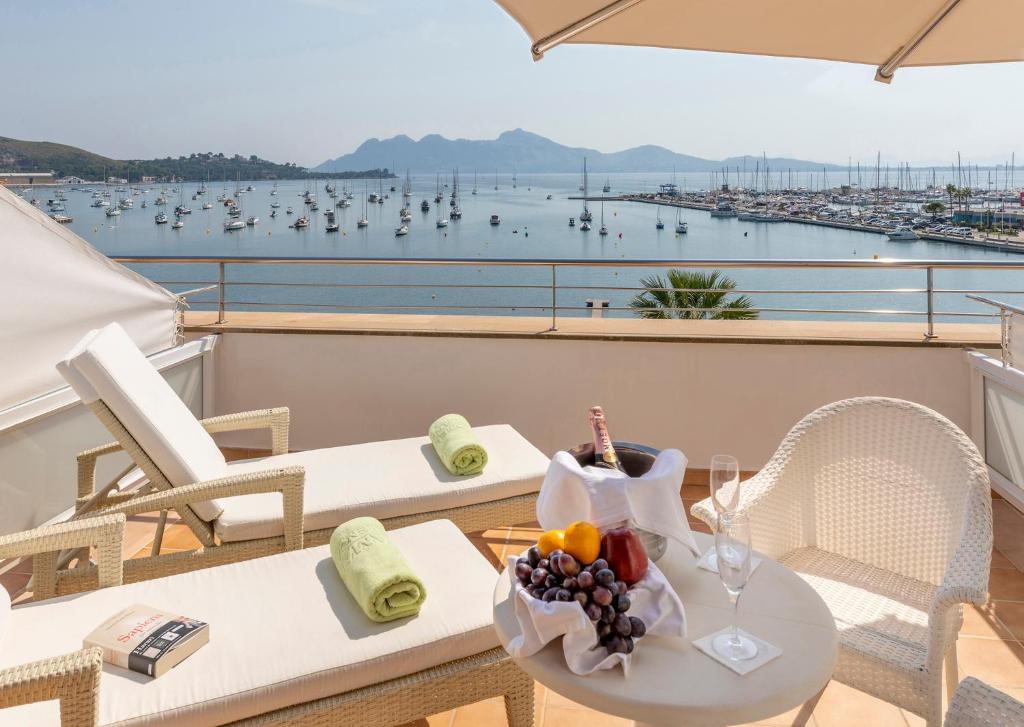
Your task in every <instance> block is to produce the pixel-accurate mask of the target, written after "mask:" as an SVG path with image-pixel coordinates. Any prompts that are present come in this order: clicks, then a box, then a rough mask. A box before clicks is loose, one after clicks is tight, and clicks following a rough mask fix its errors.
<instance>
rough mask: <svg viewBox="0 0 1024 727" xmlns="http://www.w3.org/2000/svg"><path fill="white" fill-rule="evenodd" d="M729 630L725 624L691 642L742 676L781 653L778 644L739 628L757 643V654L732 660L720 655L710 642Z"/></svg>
mask: <svg viewBox="0 0 1024 727" xmlns="http://www.w3.org/2000/svg"><path fill="white" fill-rule="evenodd" d="M731 630H732V627H731V626H726V627H725V628H724V629H722V630H721V631H716V632H715V633H713V634H709V635H707V636H704V637H702V638H699V639H697V640H696V641H694V642H693V645H694V646H696V647H697V648H698V649H700V650H701V651H703V652H704V653H705V654H707V655H708V656H710V657H711V658H712V659H714V660H715V661H717V662H718V663H719V664H721V665H722V666H725V667H728V668H729V669H732V670H733V671H734V672H736V673H737V674H739V675H740V676H744V675H746V674H749V673H750V672H752V671H754V669H757V668H758V667H761V666H764V665H765V664H767V663H768V662H769V661H771V660H772V659H775V658H776V657H778V656H779V655H780V654H782V649H780V648H779V647H778V646H775V645H773V644H769V643H768V642H767V641H763V640H761V639H759V638H757V637H756V636H753V635H751V634H748V633H747V632H746V631H744V630H743V629H740V633H741V634H743V635H744V636H746V637H747V638H748V639H750V640H751V641H753V642H754V643H755V644H757V654H755V655H754V656H753V657H751V658H750V659H742V660H740V661H733V660H731V659H726V658H725V657H724V656H721V655H720V654H719V653H718V652H717V651H715V647H714V645H713V644H712V642H713V641H714V640H715V637H716V636H718V635H719V634H724V633H726V632H727V631H731Z"/></svg>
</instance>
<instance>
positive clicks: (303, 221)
mask: <svg viewBox="0 0 1024 727" xmlns="http://www.w3.org/2000/svg"><path fill="white" fill-rule="evenodd" d="M292 227H294V228H295V229H296V230H298V229H300V228H303V227H309V218H308V217H305V216H303V217H300V218H298V219H297V220H295V224H294V225H292Z"/></svg>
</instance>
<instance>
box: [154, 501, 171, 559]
mask: <svg viewBox="0 0 1024 727" xmlns="http://www.w3.org/2000/svg"><path fill="white" fill-rule="evenodd" d="M165 527H167V511H166V510H161V511H160V519H159V520H157V521H156V534H155V535H154V536H153V548H152V550H151V551H150V555H152V556H154V557H156V556H158V555H160V546H161V545H163V542H164V528H165Z"/></svg>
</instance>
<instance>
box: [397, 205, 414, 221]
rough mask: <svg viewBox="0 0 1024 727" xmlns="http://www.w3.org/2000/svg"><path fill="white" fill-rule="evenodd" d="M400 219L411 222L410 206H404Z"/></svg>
mask: <svg viewBox="0 0 1024 727" xmlns="http://www.w3.org/2000/svg"><path fill="white" fill-rule="evenodd" d="M398 219H400V220H401V221H402V222H409V221H410V220H411V219H412V212H411V211H410V210H409V208H408V207H403V208H402V211H401V212H400V213H399V215H398Z"/></svg>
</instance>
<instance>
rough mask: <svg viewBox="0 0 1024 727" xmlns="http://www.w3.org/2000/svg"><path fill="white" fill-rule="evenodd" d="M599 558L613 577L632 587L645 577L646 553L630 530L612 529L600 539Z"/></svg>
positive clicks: (638, 539)
mask: <svg viewBox="0 0 1024 727" xmlns="http://www.w3.org/2000/svg"><path fill="white" fill-rule="evenodd" d="M601 557H602V558H604V559H605V560H607V561H608V567H609V568H611V569H612V570H613V571H615V576H616V577H617V578H618V579H619V580H621V581H625V582H626V584H627V585H630V586H631V585H633V584H634V583H636V582H637V581H639V580H641V579H642V578H643V577H644V576H645V575H647V551H646V550H644V544H643V543H642V542H641V541H640V536H639V535H637V534H636V531H635V530H633V529H631V528H612V529H611V530H609V531H608V532H606V533H605V534H604V537H602V538H601Z"/></svg>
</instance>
